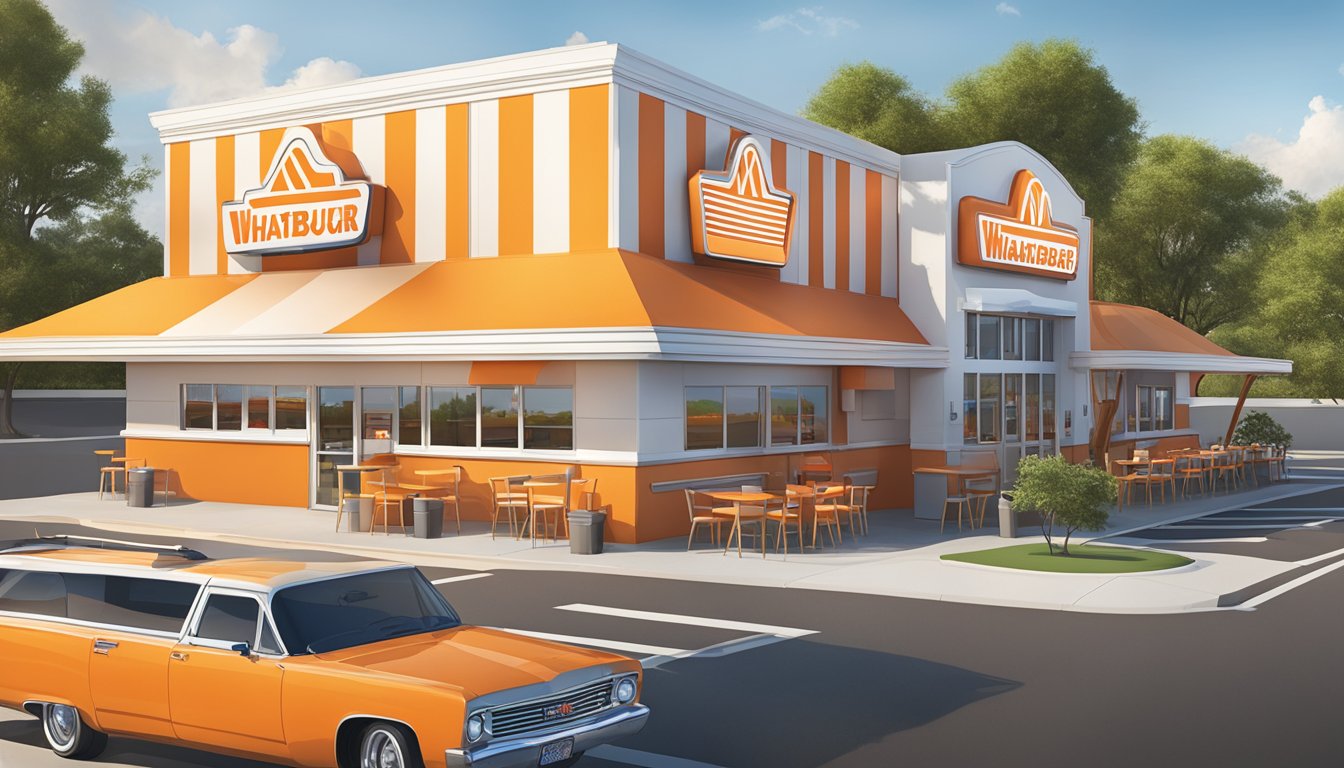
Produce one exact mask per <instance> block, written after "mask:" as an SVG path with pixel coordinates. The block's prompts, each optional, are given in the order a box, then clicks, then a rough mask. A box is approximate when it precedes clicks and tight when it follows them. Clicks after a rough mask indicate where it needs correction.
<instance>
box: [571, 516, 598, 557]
mask: <svg viewBox="0 0 1344 768" xmlns="http://www.w3.org/2000/svg"><path fill="white" fill-rule="evenodd" d="M568 519H569V551H570V552H572V553H574V554H576V555H600V554H602V531H603V529H604V528H605V527H606V524H607V513H606V512H600V511H598V512H591V511H589V510H586V509H576V510H573V511H572V512H570V513H569V515H568Z"/></svg>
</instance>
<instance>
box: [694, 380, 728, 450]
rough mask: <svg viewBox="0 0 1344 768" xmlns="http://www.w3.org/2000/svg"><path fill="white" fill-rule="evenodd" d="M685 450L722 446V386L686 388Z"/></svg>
mask: <svg viewBox="0 0 1344 768" xmlns="http://www.w3.org/2000/svg"><path fill="white" fill-rule="evenodd" d="M685 399H686V450H688V451H697V450H704V449H707V448H722V447H723V387H687V388H686V394H685Z"/></svg>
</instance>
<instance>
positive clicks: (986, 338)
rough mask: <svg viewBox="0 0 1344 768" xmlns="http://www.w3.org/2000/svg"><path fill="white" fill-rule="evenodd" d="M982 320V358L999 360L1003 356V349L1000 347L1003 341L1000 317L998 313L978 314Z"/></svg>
mask: <svg viewBox="0 0 1344 768" xmlns="http://www.w3.org/2000/svg"><path fill="white" fill-rule="evenodd" d="M977 317H978V318H979V320H980V322H979V324H978V325H979V328H980V354H979V358H980V359H981V360H998V359H1000V358H1001V357H1002V351H1001V350H1000V349H999V343H1000V341H1001V339H1000V335H1001V331H1000V330H999V328H1000V326H1001V323H1000V318H999V317H998V316H996V315H978V316H977Z"/></svg>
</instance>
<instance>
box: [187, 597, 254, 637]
mask: <svg viewBox="0 0 1344 768" xmlns="http://www.w3.org/2000/svg"><path fill="white" fill-rule="evenodd" d="M260 610H261V606H260V605H259V604H258V603H257V601H256V600H253V599H252V598H250V597H240V596H238V595H211V596H210V597H209V599H208V600H207V601H206V603H205V610H204V611H203V612H202V613H201V621H200V623H199V624H197V625H196V637H198V638H200V639H201V640H218V641H221V642H225V643H247V644H248V645H252V644H253V643H255V642H256V639H257V617H258V613H259V612H260Z"/></svg>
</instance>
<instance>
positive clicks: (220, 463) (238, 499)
mask: <svg viewBox="0 0 1344 768" xmlns="http://www.w3.org/2000/svg"><path fill="white" fill-rule="evenodd" d="M126 455H127V456H130V457H132V458H137V459H144V460H145V461H146V462H147V463H148V465H149V466H151V467H157V468H167V469H170V470H172V471H171V472H170V473H169V482H170V486H169V487H170V489H171V490H172V491H174V492H176V493H177V494H178V495H179V496H184V497H186V498H189V499H199V500H201V501H227V502H233V503H237V504H267V505H272V506H277V507H307V506H308V446H306V445H270V444H266V443H224V442H217V441H213V440H212V441H210V442H205V441H196V440H143V439H136V438H127V439H126Z"/></svg>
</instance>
